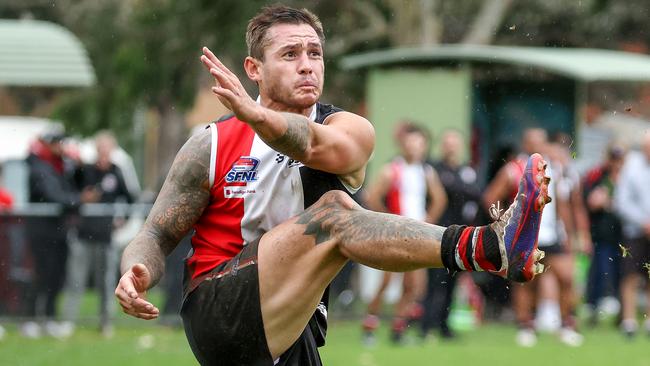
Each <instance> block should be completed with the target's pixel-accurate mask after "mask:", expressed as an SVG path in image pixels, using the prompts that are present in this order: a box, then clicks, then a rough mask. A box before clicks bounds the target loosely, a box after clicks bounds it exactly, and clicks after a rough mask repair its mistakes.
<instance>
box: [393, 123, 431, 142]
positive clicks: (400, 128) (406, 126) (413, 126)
mask: <svg viewBox="0 0 650 366" xmlns="http://www.w3.org/2000/svg"><path fill="white" fill-rule="evenodd" d="M412 133H417V134H420V135H421V136H422V137H424V139H425V140H426V141H427V144H430V143H431V133H430V132H429V130H428V129H427V128H425V127H423V126H422V125H421V124H419V123H417V122H414V121H412V120H408V119H403V120H402V121H400V122H399V123H398V124H397V126H396V129H395V136H394V137H395V138H396V139H397V140H401V139H402V138H403V137H404V135H407V134H412Z"/></svg>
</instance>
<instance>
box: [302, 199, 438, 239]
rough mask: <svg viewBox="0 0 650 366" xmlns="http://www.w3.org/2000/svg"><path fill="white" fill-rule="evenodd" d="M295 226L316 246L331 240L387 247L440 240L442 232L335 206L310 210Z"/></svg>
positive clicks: (393, 217)
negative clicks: (300, 225) (302, 228)
mask: <svg viewBox="0 0 650 366" xmlns="http://www.w3.org/2000/svg"><path fill="white" fill-rule="evenodd" d="M297 223H298V224H303V225H306V226H307V227H306V228H305V232H304V234H305V235H312V236H314V237H315V240H316V244H319V243H322V242H325V241H327V240H330V239H332V238H334V237H338V238H339V239H340V240H342V241H347V242H366V243H368V242H372V243H377V244H381V243H387V242H395V241H404V242H405V241H410V240H432V239H433V240H438V241H441V240H442V234H443V233H444V231H445V228H444V227H442V226H437V225H431V224H426V223H424V222H422V221H417V220H413V219H409V218H407V217H403V216H397V215H391V214H386V213H380V212H374V211H369V210H364V209H352V210H349V209H344V208H342V207H341V205H339V204H337V203H327V204H324V205H321V206H320V207H314V206H312V207H310V208H309V209H307V210H305V211H304V212H303V213H302V214H300V216H299V218H298V221H297Z"/></svg>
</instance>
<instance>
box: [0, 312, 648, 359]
mask: <svg viewBox="0 0 650 366" xmlns="http://www.w3.org/2000/svg"><path fill="white" fill-rule="evenodd" d="M8 328H9V334H8V337H7V338H6V339H5V340H4V341H2V342H1V343H0V365H56V366H64V365H65V366H68V365H69V366H76V365H93V366H104V365H106V366H108V365H111V366H112V365H131V366H138V365H156V366H166V365H175V366H181V365H195V364H196V361H194V358H193V356H192V354H191V352H190V350H189V347H188V345H187V342H186V340H185V336H184V334H183V332H182V331H180V330H173V329H170V328H165V327H160V326H149V325H143V324H141V322H138V323H133V324H132V325H131V324H121V325H120V326H118V328H117V330H116V333H115V336H114V337H113V338H111V339H109V340H106V339H103V338H102V337H101V335H100V334H99V333H98V332H97V331H96V330H95V329H94V327H93V328H92V329H91V327H84V328H83V329H81V330H79V331H78V332H77V333H76V334H75V335H74V336H73V337H72V338H70V339H68V340H65V341H59V340H55V339H51V338H43V339H39V340H27V339H24V338H22V337H20V336H18V335H17V334H16V330H15V327H12V326H9V327H8ZM514 334H515V333H514V330H513V329H512V328H511V327H508V326H505V325H488V326H484V327H482V328H480V329H478V330H475V331H467V332H462V333H460V339H459V340H458V341H455V342H441V341H437V340H430V341H426V342H414V344H412V345H408V346H403V347H396V346H393V345H391V344H390V343H389V342H388V341H387V339H388V334H387V331H385V330H384V331H383V332H381V333H380V334H379V341H378V343H377V345H375V346H374V347H371V348H368V347H364V346H362V345H361V342H360V331H359V325H358V323H356V322H334V323H333V324H332V325H331V329H330V333H329V336H328V344H327V346H326V347H325V348H323V349H322V357H323V361H324V364H325V365H329V366H339V365H340V366H348V365H350V366H354V365H359V366H385V365H499V366H503V365H518V366H519V365H525V366H534V365H551V366H562V365H567V366H568V365H570V366H575V365H590V366H592V365H624V366H650V337H646V336H645V335H644V336H639V337H637V338H636V339H634V340H632V341H626V340H624V339H623V338H622V337H621V336H620V335H619V334H618V333H617V332H616V331H614V329H613V328H611V327H609V326H608V327H605V326H602V327H600V328H596V329H593V330H587V331H586V333H585V337H586V341H585V344H584V345H583V346H582V347H580V348H569V347H566V346H563V345H561V344H560V343H559V342H558V341H557V339H555V337H553V336H552V335H542V336H541V337H540V342H539V343H538V345H537V346H536V347H534V348H530V349H524V348H519V347H516V346H515V345H514V342H513V339H514Z"/></svg>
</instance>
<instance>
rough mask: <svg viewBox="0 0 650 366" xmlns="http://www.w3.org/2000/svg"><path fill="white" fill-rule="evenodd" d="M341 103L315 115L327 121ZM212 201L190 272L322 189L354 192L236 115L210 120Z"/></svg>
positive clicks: (204, 268)
mask: <svg viewBox="0 0 650 366" xmlns="http://www.w3.org/2000/svg"><path fill="white" fill-rule="evenodd" d="M339 111H341V109H338V108H336V107H333V106H331V105H326V104H320V103H318V104H317V105H316V106H315V107H314V110H313V112H312V115H311V119H312V120H313V121H314V122H316V123H323V121H324V120H325V118H326V117H327V116H329V115H331V114H333V113H336V112H339ZM209 128H210V130H211V134H212V144H211V153H210V186H211V189H210V203H209V204H208V206H207V207H206V208H205V210H204V211H203V214H202V215H201V217H200V218H199V220H198V222H197V223H196V224H195V226H194V229H195V232H194V235H193V236H192V247H193V253H192V255H191V257H190V258H188V260H187V266H188V270H189V271H188V273H189V274H190V275H191V277H192V278H196V277H198V276H200V275H201V274H204V273H206V272H208V271H210V270H212V269H213V268H214V267H216V266H217V265H219V264H220V263H222V262H224V261H226V260H229V259H231V258H233V257H234V256H235V255H237V253H239V252H240V251H241V249H242V248H243V246H244V245H246V244H248V243H250V242H252V241H254V240H256V239H258V238H259V237H261V236H262V235H263V234H264V233H266V232H267V231H269V230H271V229H272V228H273V227H275V226H277V225H279V224H280V223H282V222H284V221H286V220H287V219H289V218H290V217H292V216H295V215H297V214H299V213H300V212H302V211H303V210H304V209H305V208H306V207H309V206H310V205H312V204H313V203H314V202H316V201H317V200H318V199H319V198H320V196H321V195H322V194H324V193H325V192H327V191H329V190H333V189H338V190H343V191H345V192H347V193H348V194H350V195H352V194H354V193H356V189H354V188H352V187H346V186H345V185H344V184H343V183H342V182H341V181H340V179H339V178H338V177H337V176H336V175H334V174H331V173H326V172H323V171H319V170H315V169H311V168H309V167H306V166H304V165H303V164H302V163H301V162H299V161H296V160H293V159H291V158H289V157H288V156H286V155H283V154H282V153H279V152H277V151H275V150H273V149H272V148H271V147H269V146H268V145H267V144H266V143H265V142H264V141H262V139H261V138H260V137H259V136H258V135H257V134H256V133H255V131H253V129H252V128H251V127H250V126H248V125H247V124H246V123H243V122H241V121H239V120H238V119H237V118H236V117H234V116H229V117H226V118H223V119H222V120H220V121H219V122H216V123H213V124H211V125H210V127H209Z"/></svg>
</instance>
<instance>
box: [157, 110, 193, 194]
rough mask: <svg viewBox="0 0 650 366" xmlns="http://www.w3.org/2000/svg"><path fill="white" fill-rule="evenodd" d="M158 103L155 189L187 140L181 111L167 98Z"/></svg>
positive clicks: (160, 183) (160, 184)
mask: <svg viewBox="0 0 650 366" xmlns="http://www.w3.org/2000/svg"><path fill="white" fill-rule="evenodd" d="M162 99H163V100H162V101H161V102H160V103H158V107H157V109H158V114H159V118H160V119H159V122H158V146H157V151H156V159H157V164H156V167H157V169H156V183H157V186H158V187H157V189H160V187H162V183H163V181H164V179H165V177H166V176H167V173H168V172H169V168H170V167H171V166H172V163H173V162H174V157H176V153H177V152H178V150H180V148H181V146H183V143H184V142H185V140H186V139H187V128H186V126H185V118H184V114H183V113H182V111H180V110H178V109H177V108H176V107H175V106H174V105H173V104H172V103H171V101H170V100H169V99H168V98H162Z"/></svg>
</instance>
